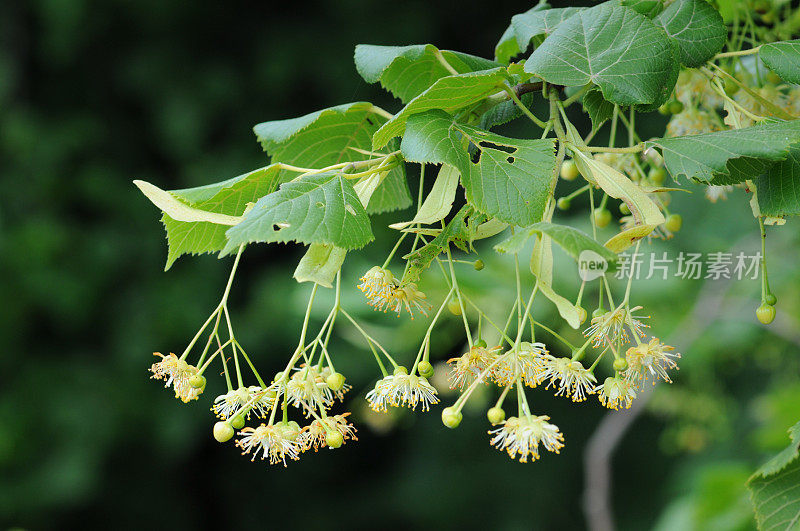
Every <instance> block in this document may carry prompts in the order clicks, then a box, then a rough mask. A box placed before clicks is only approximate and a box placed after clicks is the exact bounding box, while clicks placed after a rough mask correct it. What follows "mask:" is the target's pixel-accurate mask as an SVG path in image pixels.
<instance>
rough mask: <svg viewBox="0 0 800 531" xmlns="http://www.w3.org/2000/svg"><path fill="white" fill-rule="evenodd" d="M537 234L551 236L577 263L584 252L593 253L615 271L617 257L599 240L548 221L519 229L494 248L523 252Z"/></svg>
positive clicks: (499, 250)
mask: <svg viewBox="0 0 800 531" xmlns="http://www.w3.org/2000/svg"><path fill="white" fill-rule="evenodd" d="M536 234H546V235H547V236H549V237H550V238H551V239H552V240H553V241H554V242H556V243H557V244H558V245H559V247H561V248H562V249H564V251H566V253H567V254H568V255H569V256H571V257H572V258H574V259H575V260H576V261H577V260H578V258H579V257H580V254H581V253H582V252H583V251H593V252H595V253H597V254H599V255H600V256H601V257H602V258H603V259H604V260H606V262H608V264H609V266H611V267H609V269H610V270H613V269H614V267H615V265H616V262H617V255H616V254H614V253H613V252H611V251H609V250H608V249H607V248H605V247H603V246H602V245H600V243H598V242H597V240H594V239H592V237H591V236H589V235H588V234H586V233H585V232H583V231H580V230H578V229H576V228H573V227H570V226H568V225H560V224H558V223H549V222H546V221H542V222H539V223H534V224H533V225H531V226H529V227H524V228H520V229H518V230H517V231H516V232H515V233H514V235H513V236H511V237H510V238H508V239H507V240H504V241H502V242H500V243H498V244H497V245H495V246H494V248H495V250H497V251H498V252H501V253H518V252H520V251H521V250H522V248H523V246H524V244H525V242H526V241H527V240H528V239H529V238H530V237H531V236H534V235H536Z"/></svg>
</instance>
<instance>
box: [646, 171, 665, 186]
mask: <svg viewBox="0 0 800 531" xmlns="http://www.w3.org/2000/svg"><path fill="white" fill-rule="evenodd" d="M647 178H648V179H649V180H650V182H651V183H653V184H655V185H656V186H661V185H662V184H664V181H666V180H667V171H666V170H665V169H664V168H651V169H650V173H648V174H647Z"/></svg>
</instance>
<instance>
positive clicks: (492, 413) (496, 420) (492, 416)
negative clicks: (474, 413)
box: [486, 406, 506, 424]
mask: <svg viewBox="0 0 800 531" xmlns="http://www.w3.org/2000/svg"><path fill="white" fill-rule="evenodd" d="M486 418H488V419H489V422H491V423H492V424H500V423H501V422H503V421H504V420H506V412H505V411H503V408H501V407H497V406H495V407H493V408H491V409H490V410H489V411H487V412H486Z"/></svg>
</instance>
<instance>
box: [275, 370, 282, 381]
mask: <svg viewBox="0 0 800 531" xmlns="http://www.w3.org/2000/svg"><path fill="white" fill-rule="evenodd" d="M282 379H283V371H278V372H276V373H275V376H274V377H273V378H272V381H273V382H279V381H280V380H282Z"/></svg>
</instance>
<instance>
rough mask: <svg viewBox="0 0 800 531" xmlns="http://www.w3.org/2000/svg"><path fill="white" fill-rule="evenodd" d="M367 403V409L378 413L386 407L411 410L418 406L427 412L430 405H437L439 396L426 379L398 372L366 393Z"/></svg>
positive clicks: (385, 378) (382, 380)
mask: <svg viewBox="0 0 800 531" xmlns="http://www.w3.org/2000/svg"><path fill="white" fill-rule="evenodd" d="M367 402H369V407H371V408H372V409H373V410H374V411H378V412H384V411H386V410H387V408H388V406H391V407H401V406H406V407H409V408H411V409H416V407H417V406H420V407H421V409H422V411H429V410H430V408H431V405H432V404H438V403H439V396H438V393H437V391H436V388H435V387H433V386H432V385H431V384H430V382H428V379H427V378H425V377H424V376H417V375H414V374H406V373H405V372H404V371H402V370H400V371H396V372H395V374H390V375H388V376H384V377H383V378H382V379H380V380H378V383H376V384H375V387H374V388H373V389H372V390H371V391H370V392H369V393H367Z"/></svg>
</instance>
